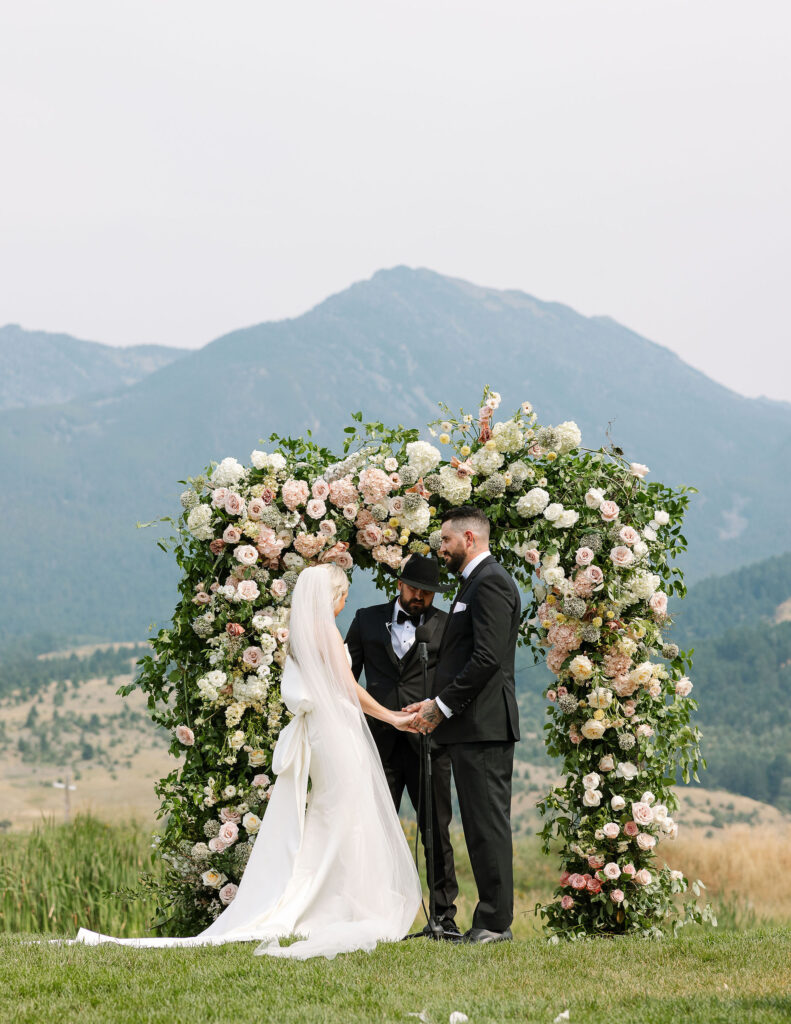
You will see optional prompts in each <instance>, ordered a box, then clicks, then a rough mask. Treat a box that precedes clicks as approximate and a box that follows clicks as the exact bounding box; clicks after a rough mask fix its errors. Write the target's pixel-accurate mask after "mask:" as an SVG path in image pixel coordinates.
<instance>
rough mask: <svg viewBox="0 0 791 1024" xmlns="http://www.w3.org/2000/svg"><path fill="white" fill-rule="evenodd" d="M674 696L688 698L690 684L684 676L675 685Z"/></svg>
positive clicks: (690, 688)
mask: <svg viewBox="0 0 791 1024" xmlns="http://www.w3.org/2000/svg"><path fill="white" fill-rule="evenodd" d="M675 689H676V694H677V696H679V697H688V696H689V695H690V693H691V692H692V683H691V682H690V681H689V679H687V677H686V676H682V678H681V679H679V680H678V682H677V683H676V687H675Z"/></svg>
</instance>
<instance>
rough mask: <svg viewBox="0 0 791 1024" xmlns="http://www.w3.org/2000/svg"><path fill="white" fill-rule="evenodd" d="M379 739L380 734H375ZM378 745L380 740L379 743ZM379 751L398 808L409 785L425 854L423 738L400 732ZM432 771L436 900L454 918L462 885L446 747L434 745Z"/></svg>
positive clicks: (439, 909)
mask: <svg viewBox="0 0 791 1024" xmlns="http://www.w3.org/2000/svg"><path fill="white" fill-rule="evenodd" d="M375 738H376V739H377V740H378V737H375ZM377 746H379V744H378V743H377ZM379 753H380V755H381V757H382V767H383V768H384V771H385V777H386V779H387V784H388V786H389V787H390V794H391V796H392V797H393V803H394V804H395V809H396V811H399V810H400V809H401V800H402V797H403V795H404V790H405V789H406V791H407V793H408V794H409V799H410V800H411V801H412V806H413V807H414V808H415V813H417V810H418V807H419V806H420V807H421V813H420V816H419V819H418V825H419V827H420V836H421V839H422V840H423V852H424V854H425V843H426V840H425V829H424V825H425V820H426V819H425V809H424V808H423V807H422V803H423V801H421V799H420V739H419V737H417V736H414V735H411V734H406V733H398V735H397V736H395V737H393V736H392V734H391V735H390V736H388V737H387V739H386V743H384V742H383V743H382V745H381V747H380V749H379ZM431 773H432V780H433V800H432V803H433V805H434V807H433V810H434V813H433V815H432V819H433V822H432V832H433V837H434V903H435V908H436V915H437V918H438V919H439V918H440V917H446V918H450V919H451V920H453V918H454V917H455V916H456V897H457V896H458V894H459V886H458V884H457V882H456V870H455V867H454V864H453V847H452V846H451V842H450V820H451V817H452V816H453V806H452V804H451V798H450V756H449V755H448V752H447V749H446V748H445V747H439V746H435V745H432V751H431Z"/></svg>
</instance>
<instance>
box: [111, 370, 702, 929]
mask: <svg viewBox="0 0 791 1024" xmlns="http://www.w3.org/2000/svg"><path fill="white" fill-rule="evenodd" d="M499 405H500V396H499V395H498V394H497V393H496V392H492V391H490V390H489V389H488V388H487V389H486V390H485V391H484V395H483V402H482V405H481V407H480V410H479V412H478V413H477V414H476V415H474V416H473V415H470V414H465V413H464V412H463V411H462V412H460V413H458V414H453V413H452V412H451V411H450V409H448V408H447V407H446V406H441V407H440V408H441V412H442V418H441V419H440V420H437V421H436V422H435V423H433V424H431V425H430V426H429V432H430V435H431V436H432V439H433V440H432V442H426V441H423V440H420V439H419V434H418V431H417V430H412V429H405V428H403V427H397V428H395V429H391V428H388V427H386V426H385V425H384V424H382V423H367V424H364V423H363V422H362V415H361V414H359V413H357V414H355V415H354V416H353V420H354V425H352V426H349V427H347V428H345V441H344V445H343V456H342V457H340V458H339V457H338V456H336V455H334V454H333V453H332V452H331V451H329V450H328V449H326V448H322V447H320V446H318V445H316V444H315V443H314V442H313V441H312V440H311V439H310V437H308V438H307V439H304V438H297V439H293V438H282V437H278V436H277V435H272V437H271V438H270V447H271V448H272V450H271V451H269V452H263V451H254V452H252V454H251V465H250V466H249V467H244V466H242V465H241V464H240V463H238V462H237V461H236V460H235V459H232V458H226V459H223V460H222V461H221V462H220V463H219V464H213V465H212V468H211V469H210V470H209V471H208V472H207V473H206V475H204V476H200V477H197V478H195V479H190V480H188V481H186V483H188V485H189V486H188V488H187V490H185V491H184V492H183V494H182V495H181V504H182V506H183V509H184V511H183V514H182V516H181V517H180V518H179V520H178V521H174V520H169V521H170V522H171V523H173V525H174V527H175V531H176V532H175V536H174V537H173V538H172V544H173V549H174V551H175V556H176V559H177V562H178V564H179V566H180V568H181V571H182V577H181V581H180V584H179V589H180V594H181V597H180V601H179V604H178V606H177V608H176V609H175V612H174V615H173V621H172V625H171V626H170V628H168V629H163V630H160V632H159V633H158V635H157V636H156V637H154V638H153V639H152V640H151V646H152V648H153V653H152V654H151V655H150V656H147V657H146V658H144V659H143V660H142V662H141V663H140V664H141V671H140V674H139V676H138V678H137V679H136V680H135V682H134V683H133V684H131V685H130V686H129V687H126V688H124V690H122V691H121V692H126V693H128V692H130V691H131V689H133V688H135V687H139V688H141V689H142V690H144V691H145V692H146V693H147V694H148V696H149V707H150V708H151V714H152V717H153V718H154V720H155V721H156V722H157V723H158V724H159V725H161V726H163V727H164V728H165V729H167V730H169V731H170V732H171V734H172V736H173V741H172V746H171V751H172V752H173V753H174V754H176V755H182V754H183V755H184V760H183V762H182V763H181V764H180V765H179V767H177V768H176V769H175V770H174V771H172V772H171V773H170V774H169V775H168V776H167V777H166V778H164V779H162V780H161V781H160V782H159V783H158V784H157V794H158V795H159V797H160V798H161V815H162V816H163V817H164V818H165V827H164V831H163V835H162V836H161V837H159V840H158V841H159V852H160V854H161V856H162V857H163V858H164V859H165V862H166V865H167V871H166V880H165V883H164V885H162V886H160V887H159V890H158V892H159V897H160V905H161V914H160V917H159V919H158V921H157V924H158V926H159V928H160V929H161V930H162V931H163V932H165V933H169V934H191V933H193V932H194V931H195V930H197V929H198V928H200V927H203V926H205V925H206V924H207V923H208V922H209V921H211V920H212V919H213V918H214V917H216V916H217V914H218V913H219V912H220V911H221V910H222V907H223V905H224V904H227V903H228V902H230V901H231V900H232V899H233V898H234V895H235V892H236V883H237V882H238V880H239V878H240V877H241V874H242V872H243V871H244V867H245V865H246V863H247V859H248V857H249V854H250V850H251V848H252V844H253V842H254V841H255V836H256V833H257V831H258V828H259V826H260V823H261V818H262V816H263V815H264V813H265V810H266V801H267V796H268V793H269V789H270V787H271V784H272V780H271V778H270V774H269V771H270V765H271V757H272V750H273V748H274V745H275V742H276V740H277V736H278V733H279V731H280V729H281V728H282V726H283V725H284V724H285V723H286V721H287V720H288V713H287V712H286V711H285V709H284V706H283V704H282V702H281V699H280V688H279V681H280V674H281V669H282V666H283V664H284V661H285V652H286V644H287V640H288V617H289V603H290V593H291V591H292V589H293V587H294V585H295V583H296V580H297V578H298V575H299V572H300V571H301V569H302V568H304V567H305V566H306V565H310V564H315V563H317V562H327V561H332V562H335V563H337V564H338V565H340V566H341V567H342V568H344V569H346V570H350V569H351V568H352V567H353V566H354V565H355V564H356V565H359V566H362V567H365V568H369V569H372V570H373V572H374V574H375V578H376V582H377V585H378V586H380V587H381V588H382V589H385V590H388V589H389V590H390V591H391V592H392V588H393V576H392V570H393V569H396V568H398V566H399V565H400V563H401V560H402V559H403V558H404V556H405V555H406V554H407V553H409V552H419V553H421V554H427V553H428V552H429V551H430V550H431V549H432V548H436V547H437V546H438V544H439V526H440V520H441V516H442V514H443V512H444V511H445V510H446V509H448V508H450V507H452V506H456V505H460V504H465V503H467V504H469V503H474V504H475V505H477V506H478V507H480V508H481V509H482V510H483V511H484V512H485V513H486V514H487V516H488V517H489V519H490V522H491V524H492V535H491V550H492V553H493V554H494V556H495V557H496V558H497V559H498V561H500V562H501V563H502V564H503V565H504V566H505V568H506V569H507V570H508V571H509V572H510V573H511V574H512V576H513V577H514V579H515V580H516V581H517V582H518V584H519V585H520V586H521V587H522V589H523V592H524V595H525V596H524V608H523V620H522V632H521V638H520V640H521V643H523V644H527V645H529V646H530V647H531V648H532V649H533V652H534V654H535V656H536V658H546V663H547V665H548V667H549V669H550V670H551V672H552V673H553V674H554V675H555V676H556V678H557V682H556V683H555V684H553V685H552V687H551V688H549V689H548V690H547V691H546V696H547V698H548V706H547V715H548V721H547V723H546V724H545V725H544V729H545V737H546V745H547V750H548V752H549V753H550V755H552V756H554V757H556V758H559V759H562V766H563V774H564V782H563V783H562V785H559V786H558V787H556V788H554V789H553V790H552V791H551V792H550V793H548V794H547V796H546V797H545V798H544V800H543V801H542V802H541V803H540V804H539V807H540V809H541V812H542V814H543V815H544V818H545V827H544V829H543V832H542V836H543V838H544V843H545V849H546V851H547V852H549V849H550V844H553V849H554V851H555V853H556V854H557V855H558V856H559V858H560V860H561V865H562V868H561V870H562V874H561V876H560V879H559V884H558V888H557V890H556V893H555V897H554V899H553V900H552V901H551V902H550V903H549V904H548V905H546V906H544V907H542V908H541V913H542V914H543V916H544V919H545V924H546V928H547V931H548V933H549V934H550V935H552V936H566V937H583V936H586V935H591V934H600V933H610V934H611V933H624V932H642V933H645V934H659V933H661V932H662V930H663V928H664V927H665V926H666V923H667V921H668V920H669V919H672V920H674V921H677V920H678V916H677V914H676V911H677V906H678V901H677V900H676V899H675V898H674V897H675V894H677V893H680V892H683V891H685V890H686V889H687V884H688V883H687V880H686V879H685V878H684V877H683V876H682V875H681V873H680V872H677V871H672V870H670V869H669V868H667V867H662V868H660V867H658V860H657V852H656V847H657V843H658V842H659V841H660V840H662V839H663V838H665V837H671V838H672V837H673V836H674V835H675V833H676V830H677V826H676V824H675V823H674V822H673V819H672V817H671V815H672V811H673V810H674V809H675V807H676V799H675V796H674V794H673V792H672V790H671V786H672V785H673V783H674V782H675V776H676V771H677V769H679V768H680V770H681V772H682V774H683V776H684V778H685V779H688V778H689V776H690V774H691V773H694V772H695V770H696V768H697V764H698V760H699V749H698V739H699V733H698V731H697V730H696V729H695V728H693V727H691V726H690V712H691V710H692V709H693V708H694V707H695V705H694V701H692V700H691V699H690V697H689V693H690V690H691V689H692V684H691V683H690V681H689V680H688V679H687V677H686V675H685V674H684V673H685V670H686V669H687V667H688V665H689V658H688V656H687V655H686V654H685V653H684V652H683V651H679V649H678V648H677V646H676V645H675V644H672V643H667V642H665V640H664V639H663V635H662V634H663V630H664V629H665V628H666V626H667V625H668V623H669V619H668V615H667V601H668V596H669V595H671V594H674V593H675V594H677V595H679V596H683V594H684V592H685V590H684V584H683V580H682V576H681V572H680V571H679V570H678V569H677V568H675V567H673V566H672V565H671V560H672V559H673V558H674V557H675V556H677V555H678V554H679V553H680V552H681V551H683V550H684V548H685V547H686V542H685V540H684V538H683V536H682V535H681V521H682V518H683V515H684V512H685V509H686V506H687V504H688V501H689V498H688V496H687V491H688V490H689V489H687V488H682V489H681V490H672V489H670V488H668V487H666V486H663V485H662V484H660V483H653V482H652V483H647V482H646V480H645V476H646V474H647V472H648V471H647V468H646V467H645V466H642V465H639V464H637V463H629V462H627V461H626V460H625V459H624V457H623V454H622V452H621V450H620V449H618V448H615V447H611V448H608V449H600V450H598V451H592V450H588V449H585V448H583V447H582V444H581V442H582V439H581V435H580V431H579V429H578V428H577V426H576V424H575V423H573V422H566V423H561V424H559V425H557V426H555V427H545V426H540V425H539V424H538V423H537V421H536V414H535V413H534V412H533V409H532V407H531V405H530V403H529V402H525V403H523V405H522V406H521V407H520V408H519V409H518V410H516V411H515V412H514V414H513V415H511V416H510V417H508V418H504V419H499V420H498V419H497V413H496V411H497V409H498V406H499ZM434 440H435V441H436V444H435V443H434ZM695 888H696V887H695ZM686 915H687V918H689V917H690V916H691V917H693V918H695V919H700V917H701V915H700V913H699V912H698V911H697V910H696V909H695V908H694V905H693V904H692V903H689V904H687V907H686Z"/></svg>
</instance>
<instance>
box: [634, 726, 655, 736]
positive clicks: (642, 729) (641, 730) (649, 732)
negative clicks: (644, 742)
mask: <svg viewBox="0 0 791 1024" xmlns="http://www.w3.org/2000/svg"><path fill="white" fill-rule="evenodd" d="M634 734H635V736H639V737H640V738H641V739H645V738H646V737H649V736H653V735H654V730H653V729H652V728H651V726H650V725H647V724H646V723H645V722H643V723H642V724H641V725H638V726H637V728H636V729H635V731H634Z"/></svg>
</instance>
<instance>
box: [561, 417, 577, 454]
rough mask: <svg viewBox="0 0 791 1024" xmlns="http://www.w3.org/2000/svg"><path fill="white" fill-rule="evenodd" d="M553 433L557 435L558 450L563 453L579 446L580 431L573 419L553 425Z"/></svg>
mask: <svg viewBox="0 0 791 1024" xmlns="http://www.w3.org/2000/svg"><path fill="white" fill-rule="evenodd" d="M555 433H556V434H558V435H559V438H560V451H561V454H563V455H565V454H567V453H568V452H573V451H574V449H575V448H579V446H580V444H581V442H582V432H581V431H580V428H579V427H578V426H577V424H576V423H575V422H574V420H566V422H565V423H559V424H558V425H557V426H556V427H555Z"/></svg>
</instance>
